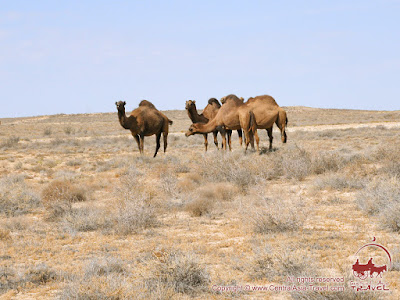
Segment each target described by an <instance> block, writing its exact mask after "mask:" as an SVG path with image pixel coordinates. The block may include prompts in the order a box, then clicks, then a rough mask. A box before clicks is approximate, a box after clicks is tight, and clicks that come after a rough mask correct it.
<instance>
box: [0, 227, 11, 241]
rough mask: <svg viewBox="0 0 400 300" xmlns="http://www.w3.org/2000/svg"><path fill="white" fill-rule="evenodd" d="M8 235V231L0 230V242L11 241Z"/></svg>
mask: <svg viewBox="0 0 400 300" xmlns="http://www.w3.org/2000/svg"><path fill="white" fill-rule="evenodd" d="M10 233H11V232H10V230H8V229H5V228H0V241H6V240H10V239H11V236H10Z"/></svg>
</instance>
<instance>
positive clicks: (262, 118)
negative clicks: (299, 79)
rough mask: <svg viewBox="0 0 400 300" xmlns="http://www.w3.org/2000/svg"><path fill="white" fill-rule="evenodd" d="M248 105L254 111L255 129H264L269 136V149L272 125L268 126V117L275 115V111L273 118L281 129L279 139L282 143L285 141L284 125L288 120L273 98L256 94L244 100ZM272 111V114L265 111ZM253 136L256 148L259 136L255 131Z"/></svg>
mask: <svg viewBox="0 0 400 300" xmlns="http://www.w3.org/2000/svg"><path fill="white" fill-rule="evenodd" d="M246 104H247V105H248V107H249V108H250V109H251V111H252V112H253V113H254V115H255V117H256V123H257V129H266V130H267V133H268V137H269V149H270V150H271V149H272V140H273V137H272V125H273V123H272V125H271V126H270V122H269V120H270V118H271V116H272V115H275V114H276V112H277V113H278V116H277V118H276V120H275V124H276V125H277V126H278V128H279V130H280V131H281V139H282V143H286V142H287V135H286V130H285V128H286V125H287V122H288V119H287V115H286V111H285V110H284V109H283V108H282V107H280V106H279V105H278V103H276V101H275V99H274V98H273V97H271V96H269V95H261V96H256V97H254V98H249V99H248V100H247V102H246ZM267 111H270V112H274V113H273V114H272V113H271V114H269V113H268V114H267V113H266V112H267ZM254 136H255V139H256V143H257V149H258V148H259V137H258V134H257V131H255V132H254Z"/></svg>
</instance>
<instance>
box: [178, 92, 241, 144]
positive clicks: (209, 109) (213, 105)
mask: <svg viewBox="0 0 400 300" xmlns="http://www.w3.org/2000/svg"><path fill="white" fill-rule="evenodd" d="M220 108H221V104H220V103H219V102H218V100H217V99H215V98H210V99H209V100H208V104H207V106H206V107H205V108H204V110H203V113H202V114H199V113H198V112H197V108H196V101H195V100H188V101H186V110H187V112H188V115H189V118H190V119H191V120H192V122H193V123H207V122H209V120H212V119H214V117H215V116H216V115H217V113H218V110H219V109H220ZM212 133H213V135H214V144H215V146H216V147H217V149H218V139H217V134H218V130H217V129H216V130H214V131H212ZM227 134H228V138H230V136H231V135H232V130H227ZM238 135H239V143H240V145H242V130H238ZM203 136H204V146H205V151H207V146H208V140H207V138H208V133H203Z"/></svg>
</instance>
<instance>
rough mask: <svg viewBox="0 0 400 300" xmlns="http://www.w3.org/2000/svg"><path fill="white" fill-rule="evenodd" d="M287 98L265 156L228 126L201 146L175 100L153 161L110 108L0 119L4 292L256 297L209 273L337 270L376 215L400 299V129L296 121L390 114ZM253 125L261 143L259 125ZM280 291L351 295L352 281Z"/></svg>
mask: <svg viewBox="0 0 400 300" xmlns="http://www.w3.org/2000/svg"><path fill="white" fill-rule="evenodd" d="M287 111H288V116H289V127H288V143H287V144H281V142H280V135H279V132H278V131H277V130H275V129H274V138H275V139H274V146H275V148H273V149H272V150H271V151H267V150H264V151H262V154H261V155H258V153H254V152H251V151H247V153H246V154H244V153H243V152H244V148H240V146H239V143H238V139H237V135H236V134H233V140H232V146H233V151H232V152H229V151H228V152H225V151H221V150H219V151H218V150H216V148H215V147H214V146H213V144H212V141H211V140H210V139H209V145H210V147H209V149H208V152H207V153H204V144H203V143H204V139H203V136H201V135H199V136H193V137H191V138H190V139H189V138H186V137H185V136H184V135H183V133H182V131H184V130H186V129H187V128H188V127H189V123H190V120H189V118H188V117H187V114H185V112H180V111H169V112H166V115H167V116H168V118H170V119H172V120H173V121H174V125H173V126H171V127H170V129H171V131H172V132H170V135H169V142H170V145H169V146H168V151H167V153H166V154H164V153H162V152H160V153H159V154H158V156H157V157H156V158H155V159H153V158H152V157H151V156H152V154H153V153H152V149H154V147H155V141H154V137H150V138H148V137H146V146H145V154H144V155H143V156H140V155H139V153H138V151H137V145H136V142H135V140H134V139H133V138H132V137H131V136H129V135H128V134H127V132H124V131H123V129H122V128H121V126H120V124H119V123H118V119H117V113H116V112H114V113H112V114H87V115H57V116H49V117H47V116H43V117H32V118H24V119H15V120H12V121H11V122H10V121H9V120H7V121H4V122H2V124H1V129H2V131H1V133H0V138H1V141H0V148H1V149H2V150H4V151H3V152H2V154H1V155H0V170H1V172H2V176H3V177H1V178H0V250H1V251H0V252H1V253H0V294H3V293H6V294H5V297H6V298H7V297H10V298H12V297H20V298H43V299H48V298H61V299H181V298H182V299H191V298H193V299H208V298H215V299H226V298H237V299H239V298H242V297H243V298H245V297H248V298H249V299H250V298H257V297H258V298H260V297H261V298H262V297H264V296H265V294H261V293H256V292H248V291H242V292H238V293H236V292H228V291H226V292H224V291H218V292H217V291H213V289H212V287H213V286H214V285H232V286H235V285H237V286H240V285H245V284H249V285H257V286H258V285H268V284H271V283H273V284H274V285H281V284H286V283H287V281H286V277H287V276H308V277H309V276H315V275H318V274H319V273H320V272H321V273H325V272H328V273H329V274H331V273H333V274H336V275H340V276H345V277H346V274H347V273H349V274H350V271H351V270H349V269H350V267H351V266H350V264H351V263H353V262H354V261H352V258H353V256H352V255H354V252H355V251H356V250H357V249H358V248H359V247H360V244H362V243H364V242H366V241H369V240H370V239H371V236H370V230H371V228H373V231H374V236H376V239H377V241H378V242H379V243H380V244H382V245H384V246H387V247H388V248H389V251H390V252H391V254H392V257H393V261H394V267H393V269H392V270H391V271H390V272H388V273H385V274H384V275H383V277H384V280H385V282H387V283H388V284H389V286H390V288H391V293H392V294H390V295H393V297H394V299H395V298H396V299H397V298H398V295H399V293H398V291H397V290H396V289H395V286H396V278H397V277H398V276H397V273H398V272H399V269H400V268H399V266H398V265H399V264H398V263H397V262H398V260H399V257H398V253H397V252H398V251H397V250H396V248H395V246H393V245H397V244H399V243H400V238H399V235H398V233H399V232H400V231H399V223H400V221H399V215H400V209H399V205H398V201H397V200H398V199H399V194H398V191H399V190H400V184H399V163H398V157H399V156H400V150H399V149H400V145H399V141H398V136H399V134H400V128H398V127H393V128H389V125H387V126H386V125H385V127H382V126H377V127H376V124H366V127H365V128H353V127H356V126H358V124H345V125H343V128H338V127H337V128H333V127H330V126H326V127H321V126H313V127H312V128H307V127H304V128H301V130H299V129H300V128H298V127H297V128H296V125H294V124H297V126H299V125H310V124H319V123H320V124H323V123H326V122H329V123H334V122H337V123H338V124H340V123H349V122H350V121H349V120H357V122H358V121H360V122H361V121H362V122H370V121H377V120H378V121H379V120H384V119H382V118H383V115H387V114H388V113H384V114H380V113H379V112H378V113H377V112H375V113H371V112H357V111H351V112H347V111H334V110H318V109H307V108H291V107H289V108H287ZM328 116H329V117H328ZM343 116H347V119H346V120H344V121H343V119H342V118H343ZM398 116H399V113H397V112H394V113H393V116H390V118H391V120H392V121H396V118H398ZM363 118H364V119H363ZM354 122H355V121H354ZM46 128H51V134H49V135H45V134H44V131H45V129H46ZM274 128H275V126H274ZM329 128H331V129H329ZM310 129H312V130H310ZM259 135H260V139H261V146H263V147H266V146H268V136H267V133H266V131H265V130H260V131H259ZM264 149H265V148H264ZM350 214H351V217H349V215H350ZM367 229H368V230H367ZM164 249H173V250H164ZM333 258H334V259H333ZM340 266H344V267H340ZM320 275H321V276H322V274H320ZM350 275H351V276H352V274H350ZM396 276H397V277H396ZM346 278H347V277H346ZM351 278H353V277H351ZM346 280H347V279H346ZM346 287H347V285H346ZM392 287H393V289H392ZM276 295H277V296H278V297H281V298H282V299H286V298H290V297H292V298H294V299H344V298H346V299H347V298H349V299H357V298H355V296H354V293H352V290H351V289H347V288H346V290H345V291H344V292H329V293H323V292H321V293H303V294H300V293H289V292H279V294H276ZM371 295H373V294H362V298H364V297H365V298H368V297H370V298H371V299H374V297H375V296H371ZM268 296H270V294H268V295H267V297H268ZM375 298H377V297H375Z"/></svg>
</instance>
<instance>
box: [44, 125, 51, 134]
mask: <svg viewBox="0 0 400 300" xmlns="http://www.w3.org/2000/svg"><path fill="white" fill-rule="evenodd" d="M51 133H52V131H51V128H50V127H47V128H45V129H44V130H43V134H44V135H51Z"/></svg>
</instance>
